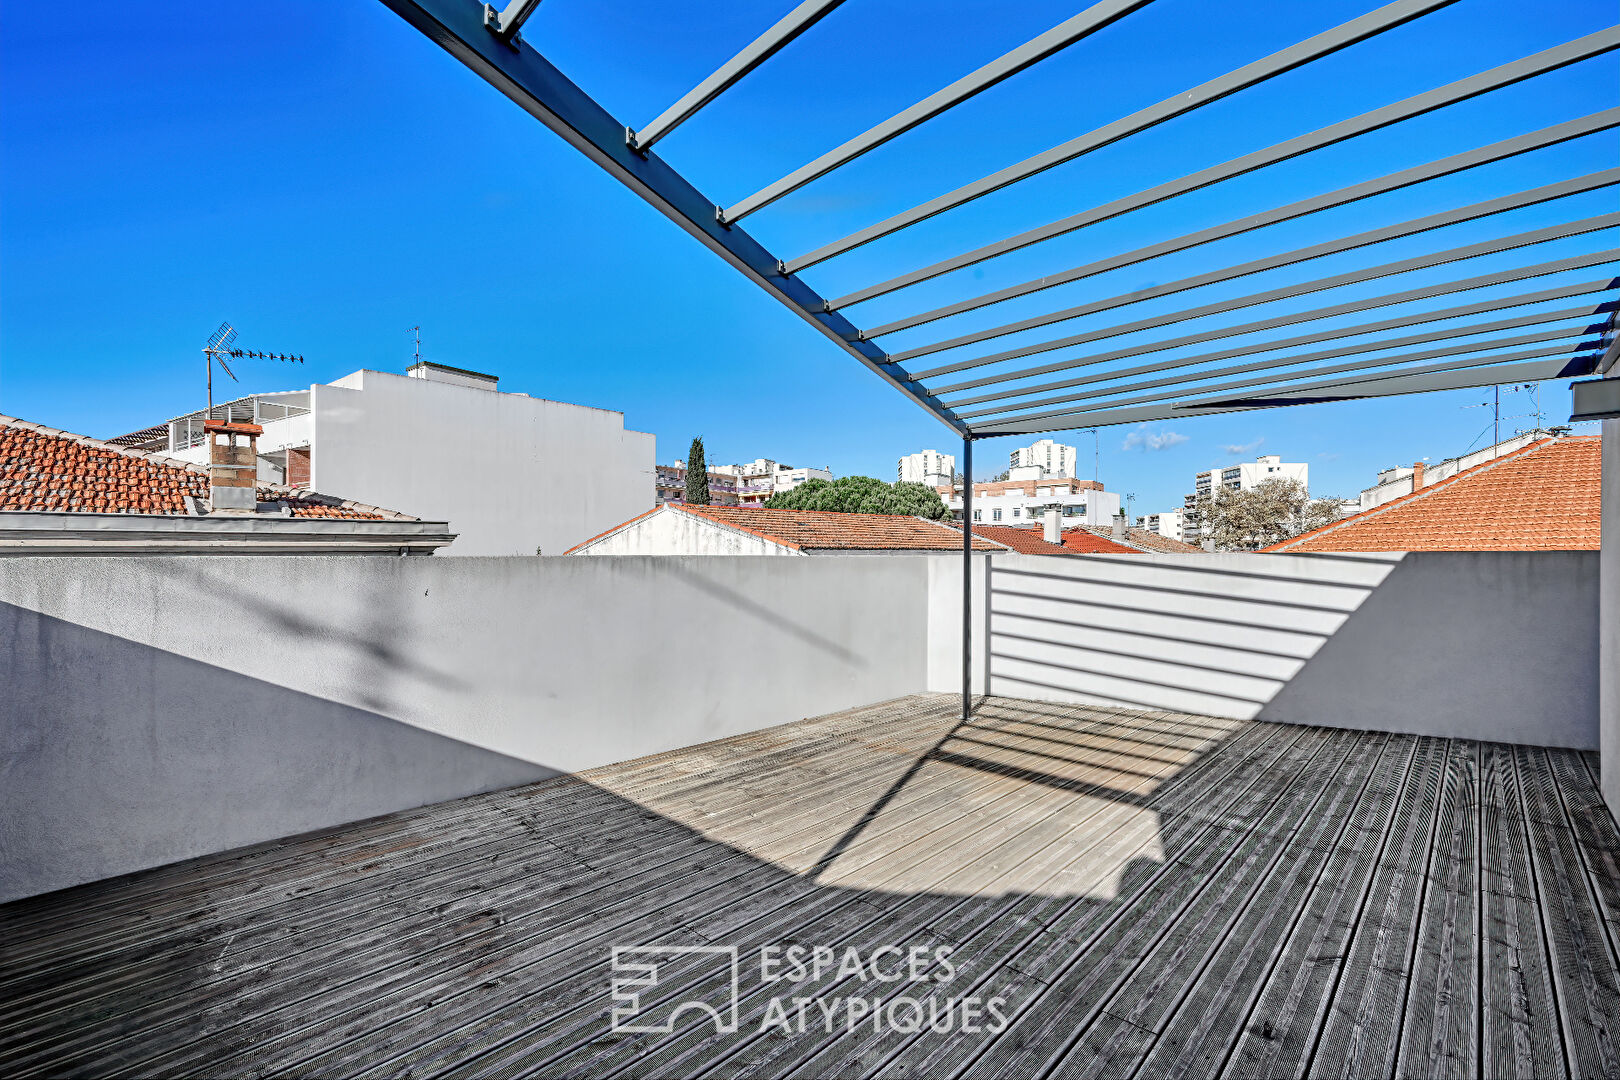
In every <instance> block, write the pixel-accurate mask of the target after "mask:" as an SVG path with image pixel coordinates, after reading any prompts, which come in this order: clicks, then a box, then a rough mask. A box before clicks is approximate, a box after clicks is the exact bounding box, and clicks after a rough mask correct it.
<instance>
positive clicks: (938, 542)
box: [665, 503, 997, 551]
mask: <svg viewBox="0 0 1620 1080" xmlns="http://www.w3.org/2000/svg"><path fill="white" fill-rule="evenodd" d="M665 508H666V509H668V510H670V511H673V512H675V513H682V514H694V515H696V516H698V517H704V518H708V519H710V520H711V521H718V522H720V523H721V524H723V525H729V526H731V527H732V528H734V529H742V530H743V531H745V532H750V533H753V534H755V535H757V536H763V537H765V538H767V539H770V540H774V541H776V542H777V543H779V544H785V545H787V546H788V547H793V548H799V549H802V550H807V551H814V550H837V549H842V550H850V551H863V550H864V551H875V550H884V551H953V550H959V549H960V548H961V546H962V534H961V533H960V532H959V531H957V530H956V529H953V528H950V527H948V526H946V525H943V524H941V523H940V522H937V521H927V520H925V519H923V518H917V517H909V516H907V515H904V514H838V513H833V512H830V511H826V510H766V509H764V508H763V507H741V506H677V505H676V504H674V503H668V504H666V507H665ZM973 548H974V550H975V551H995V550H997V548H996V546H995V545H994V544H991V543H988V542H987V541H984V540H974V542H973Z"/></svg>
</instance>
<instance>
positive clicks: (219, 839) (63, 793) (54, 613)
mask: <svg viewBox="0 0 1620 1080" xmlns="http://www.w3.org/2000/svg"><path fill="white" fill-rule="evenodd" d="M929 561H930V560H929V558H928V557H927V556H912V557H906V558H889V559H872V558H859V557H855V558H820V559H758V558H735V559H725V558H693V559H682V558H661V559H646V558H621V559H584V558H576V559H562V558H556V559H551V558H547V559H535V558H506V559H485V558H471V559H355V558H345V557H324V558H323V557H307V556H283V557H274V556H268V557H255V556H213V557H204V558H199V557H195V556H193V557H172V558H171V557H159V558H116V557H111V558H109V557H94V556H89V557H79V558H67V559H51V558H29V559H4V560H0V642H4V643H5V645H6V649H5V654H4V655H5V657H6V663H5V664H4V665H0V701H3V702H4V709H5V710H6V722H5V723H4V724H0V902H3V901H5V900H8V899H13V898H15V897H18V896H27V895H32V894H33V893H37V892H43V891H46V890H49V889H54V888H61V887H64V886H67V885H72V884H77V883H79V882H83V881H91V880H95V879H98V878H102V877H107V876H110V875H113V874H119V873H124V872H127V871H132V870H137V869H140V868H143V867H148V866H156V865H160V864H162V863H167V862H173V861H175V860H179V859H185V858H190V857H192V856H196V855H203V854H207V853H210V852H215V851H222V850H227V849H230V848H233V847H238V846H241V845H245V844H251V843H258V842H261V841H266V840H271V839H275V838H277V837H281V836H286V835H290V834H293V833H297V832H302V831H306V830H309V829H316V828H323V827H327V826H332V825H337V824H341V823H343V822H346V821H353V820H357V819H361V818H366V817H370V816H374V815H377V814H383V813H388V812H390V811H394V810H400V809H405V808H408V807H412V806H419V805H423V804H426V803H431V802H438V801H442V800H445V799H452V798H456V797H459V796H463V795H468V794H472V793H475V792H478V791H486V790H491V789H494V788H500V787H507V786H511V785H513V784H520V783H525V782H528V781H532V780H536V779H541V778H544V777H546V776H549V775H553V774H555V773H556V772H558V771H565V772H573V771H578V770H580V769H585V768H589V767H592V766H595V765H602V764H606V763H608V762H613V761H621V760H624V759H627V758H634V757H641V756H644V755H647V754H653V753H657V752H661V751H664V750H670V749H674V748H677V747H682V746H690V745H693V744H696V743H701V742H706V741H709V740H713V739H719V738H724V737H727V736H730V735H736V734H740V733H743V732H747V731H753V730H757V729H760V728H765V727H770V726H773V725H776V724H783V723H788V722H791V721H796V720H801V719H803V718H805V717H808V716H817V715H820V714H823V713H828V712H835V711H838V710H841V709H846V708H852V707H855V706H859V705H867V704H871V703H874V702H879V701H885V700H889V699H892V698H895V697H899V696H901V695H904V694H909V693H914V692H916V691H918V690H920V689H922V687H923V684H924V682H925V681H926V674H925V671H926V648H927V639H928V634H927V625H926V613H927V608H928V602H927V589H928V575H929ZM744 654H746V655H748V656H750V657H759V658H763V659H764V660H765V662H762V663H747V664H737V663H727V662H723V661H717V660H716V657H727V656H738V655H744Z"/></svg>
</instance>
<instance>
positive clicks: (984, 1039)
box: [0, 695, 1620, 1080]
mask: <svg viewBox="0 0 1620 1080" xmlns="http://www.w3.org/2000/svg"><path fill="white" fill-rule="evenodd" d="M956 709H957V699H956V698H955V697H954V696H952V695H919V696H916V697H913V698H906V699H897V700H895V701H891V702H884V703H880V704H878V705H874V706H870V707H867V708H864V709H854V710H848V711H846V712H844V713H840V714H835V715H831V716H827V717H820V718H815V719H812V720H808V721H805V722H803V723H800V724H793V725H787V726H784V727H779V728H773V729H769V730H767V731H761V732H756V733H754V734H751V735H746V736H741V737H737V738H733V739H726V740H721V741H719V742H715V743H710V744H706V745H704V746H697V747H689V748H685V749H682V750H674V751H669V752H667V753H662V754H658V755H654V756H652V757H649V758H645V759H641V760H639V761H634V762H627V763H624V764H622V765H616V766H610V767H607V768H604V769H599V770H593V771H592V772H591V773H589V774H585V775H583V776H580V777H559V778H556V779H553V780H549V781H546V782H544V783H541V784H537V785H530V786H528V787H525V788H519V789H513V790H510V791H504V792H495V793H491V794H489V795H484V796H477V797H474V798H471V799H465V800H460V801H457V802H455V803H450V804H445V805H443V806H438V807H426V808H422V809H420V810H413V811H409V812H406V813H402V814H396V815H390V816H388V817H385V818H380V819H375V820H372V821H367V822H360V823H356V824H354V825H351V826H346V827H342V828H336V829H327V830H322V831H321V832H319V833H313V834H309V835H307V836H302V837H293V838H288V839H286V840H283V841H277V842H275V843H272V844H263V845H258V846H257V847H254V848H250V849H245V850H243V851H239V852H231V853H226V854H223V855H219V856H213V857H209V858H205V859H200V860H194V861H192V862H190V863H186V864H182V865H178V866H173V867H163V868H159V869H156V870H153V871H148V872H145V873H142V874H136V875H130V876H127V877H125V878H122V879H118V880H115V881H110V882H104V883H99V884H96V885H90V886H84V887H81V888H78V889H72V890H67V891H65V892H63V893H60V894H56V895H53V896H48V897H39V898H34V899H30V900H26V901H22V902H19V903H17V904H12V905H5V906H0V1074H4V1075H7V1076H11V1075H17V1076H30V1075H31V1076H55V1075H63V1074H70V1075H96V1076H101V1075H129V1076H145V1075H156V1074H161V1075H194V1074H202V1075H216V1074H246V1073H254V1074H261V1073H262V1074H270V1073H276V1074H281V1073H290V1074H295V1075H310V1076H315V1075H319V1076H328V1075H339V1076H349V1075H354V1076H379V1077H381V1076H388V1077H395V1076H406V1075H409V1076H412V1077H425V1076H436V1075H456V1076H466V1077H477V1076H489V1077H498V1078H501V1080H506V1078H510V1077H520V1076H528V1075H535V1076H542V1077H546V1076H556V1075H566V1076H570V1077H600V1078H606V1077H625V1078H629V1077H649V1078H650V1077H666V1076H681V1075H700V1074H701V1075H704V1076H708V1077H717V1078H718V1077H736V1078H739V1080H740V1078H744V1077H747V1078H750V1080H753V1078H759V1080H764V1078H767V1077H777V1076H789V1075H792V1076H801V1077H822V1076H839V1077H844V1076H884V1077H896V1076H906V1077H929V1078H933V1077H942V1076H961V1075H972V1076H994V1075H1043V1074H1049V1075H1054V1076H1065V1077H1067V1076H1070V1075H1099V1076H1119V1077H1131V1076H1135V1077H1141V1078H1145V1077H1155V1078H1157V1077H1160V1076H1165V1077H1204V1076H1215V1075H1236V1076H1248V1077H1262V1076H1263V1077H1285V1076H1305V1075H1313V1076H1315V1075H1319V1076H1328V1075H1334V1076H1361V1075H1383V1076H1403V1077H1404V1076H1452V1075H1465V1076H1489V1077H1497V1076H1502V1077H1544V1076H1559V1075H1604V1074H1605V1073H1606V1072H1609V1073H1612V1072H1614V1071H1615V1070H1616V1067H1617V1065H1620V1058H1617V1055H1616V1047H1615V1038H1616V1033H1617V1028H1620V1025H1617V1022H1616V1017H1617V1016H1620V948H1617V945H1620V938H1617V934H1616V931H1617V925H1616V918H1617V915H1620V831H1617V830H1616V828H1615V823H1614V820H1613V818H1612V817H1611V816H1609V814H1608V811H1607V807H1606V806H1605V805H1604V804H1603V802H1602V800H1601V797H1600V796H1599V795H1598V792H1597V786H1596V775H1595V767H1596V763H1595V758H1594V756H1593V755H1591V754H1583V753H1579V752H1574V751H1560V750H1550V751H1549V750H1538V749H1532V748H1526V747H1508V746H1502V745H1499V744H1480V743H1471V742H1466V741H1454V740H1444V739H1435V738H1426V737H1416V736H1404V735H1396V736H1391V735H1383V734H1374V733H1366V732H1348V731H1331V730H1325V729H1312V728H1300V727H1288V726H1282V725H1270V724H1258V723H1239V722H1234V721H1225V720H1218V719H1215V718H1210V717H1197V716H1190V715H1187V714H1179V713H1167V712H1156V711H1152V710H1146V709H1131V708H1114V707H1107V706H1083V705H1072V704H1054V703H1049V702H1034V701H1017V700H1011V699H986V700H984V701H983V702H981V703H980V704H979V706H978V708H977V710H976V715H975V716H974V718H973V720H972V721H970V722H969V723H967V724H960V723H959V720H958V718H957V714H956ZM652 943H662V944H681V943H688V944H714V943H719V944H732V945H736V946H738V947H739V949H740V950H741V951H742V954H743V955H744V956H745V957H748V956H749V955H750V953H751V951H752V950H756V949H757V948H758V947H760V946H762V945H767V944H770V945H786V944H790V943H798V944H804V945H824V946H831V947H836V948H838V949H843V948H846V947H855V948H858V949H860V950H863V951H864V952H866V953H870V952H871V951H872V950H873V949H876V948H879V947H881V946H897V947H900V948H902V949H903V948H905V947H907V946H910V945H913V944H915V945H929V946H932V945H939V944H941V943H948V944H949V945H951V946H952V947H953V948H954V949H955V950H956V953H955V963H956V965H957V973H956V977H955V979H954V980H953V981H951V982H944V983H928V984H924V985H922V986H917V985H914V984H910V983H906V982H900V983H888V984H881V985H874V984H871V983H869V982H864V981H863V980H861V979H860V978H858V977H853V976H844V977H834V976H829V977H828V978H827V979H826V980H825V981H823V982H821V983H817V984H815V985H814V986H812V987H810V988H809V990H808V992H810V993H813V994H816V995H825V996H829V997H840V996H860V997H864V998H867V999H870V1000H872V1001H874V1002H882V1003H885V1004H890V1005H892V1004H895V1003H897V1002H899V1001H900V1000H902V999H912V1000H916V1001H918V1002H919V1003H920V1005H921V1006H922V1007H924V1008H927V1007H931V1006H940V1005H942V1004H945V1003H948V1002H949V1001H950V1000H951V999H953V998H955V997H959V996H961V995H969V994H976V995H980V996H981V997H989V996H991V995H1002V996H1003V997H1005V998H1006V1001H1007V1005H1006V1010H1007V1014H1008V1016H1009V1018H1010V1024H1009V1025H1008V1026H1007V1028H1006V1029H1005V1030H994V1031H983V1030H981V1031H978V1032H974V1033H963V1032H957V1031H934V1030H929V1029H928V1028H927V1027H926V1026H925V1027H923V1028H922V1029H921V1030H909V1031H908V1030H901V1029H896V1028H889V1027H881V1026H873V1025H870V1024H863V1025H859V1026H857V1027H855V1028H854V1029H853V1030H845V1029H844V1028H842V1027H840V1026H838V1025H833V1026H831V1027H828V1028H822V1027H820V1026H817V1025H812V1027H811V1028H810V1029H809V1030H806V1031H804V1032H797V1033H792V1034H788V1035H784V1034H783V1033H782V1032H781V1031H780V1030H776V1029H765V1028H763V1027H762V1021H763V1019H764V1017H765V1016H766V1015H767V1014H766V1005H767V1003H768V1002H769V1001H770V1000H771V998H772V997H773V995H778V994H782V993H784V992H788V993H791V991H784V990H783V989H782V988H780V987H777V986H773V985H771V984H764V983H760V982H759V981H758V980H757V977H756V976H754V975H750V977H747V978H745V979H744V981H743V983H742V984H741V986H740V990H741V996H740V1001H739V1010H738V1015H739V1017H740V1020H741V1023H740V1026H739V1030H738V1031H736V1032H735V1033H727V1034H721V1033H717V1032H715V1031H714V1030H713V1027H712V1025H711V1024H710V1023H709V1022H708V1020H707V1019H706V1018H701V1017H699V1016H698V1015H697V1014H696V1013H685V1014H682V1018H681V1020H680V1021H679V1022H678V1023H677V1024H676V1025H675V1027H674V1028H673V1029H672V1030H671V1031H669V1032H668V1033H659V1034H642V1035H629V1034H624V1035H620V1034H615V1033H613V1032H612V1031H611V1030H610V1025H609V1012H610V1008H611V1005H612V1002H611V1000H610V997H609V994H608V982H609V978H610V972H609V970H608V964H607V956H608V949H609V946H611V945H617V944H652ZM747 964H748V961H747V960H745V967H746V966H747ZM800 992H805V991H804V990H803V989H801V990H800ZM688 993H689V992H688V990H687V989H686V988H685V987H683V985H682V984H681V982H680V981H679V980H678V979H677V980H676V981H673V982H670V983H668V984H664V985H661V986H660V987H659V988H658V989H657V990H656V991H649V992H648V993H647V994H646V996H645V998H644V1001H643V1004H644V1006H645V1007H647V1008H649V1009H651V1010H652V1011H653V1012H655V1013H656V1012H657V1011H658V1010H659V1009H661V1008H662V1009H671V1008H673V1007H674V1006H675V1005H676V1004H678V1003H679V1002H681V1001H683V1000H686V998H687V996H688ZM701 994H702V995H705V996H704V997H703V1000H709V999H713V1000H712V1001H710V1003H711V1004H716V1005H719V1004H722V1002H721V1000H720V999H721V998H723V997H725V996H726V995H725V994H724V992H723V990H722V989H721V988H719V987H718V986H716V985H705V986H704V987H703V988H702V990H701Z"/></svg>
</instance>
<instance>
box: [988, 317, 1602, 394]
mask: <svg viewBox="0 0 1620 1080" xmlns="http://www.w3.org/2000/svg"><path fill="white" fill-rule="evenodd" d="M1613 307H1615V305H1614V304H1612V303H1608V304H1600V305H1598V307H1597V309H1596V311H1594V310H1593V308H1592V306H1591V305H1590V304H1585V305H1582V306H1580V307H1574V308H1560V309H1558V310H1556V311H1545V312H1536V313H1535V314H1531V315H1520V316H1518V317H1517V318H1513V319H1494V320H1492V321H1490V322H1483V323H1472V324H1470V325H1467V326H1458V327H1447V328H1446V329H1444V330H1430V331H1429V332H1427V333H1423V334H1408V335H1405V336H1403V337H1394V338H1380V339H1378V340H1376V341H1368V342H1363V343H1362V344H1359V345H1338V346H1335V347H1334V348H1331V349H1318V350H1315V351H1312V352H1305V353H1295V354H1292V355H1289V356H1283V357H1277V358H1273V359H1270V360H1257V361H1255V362H1253V363H1249V364H1238V365H1235V366H1232V367H1225V368H1215V369H1211V370H1208V371H1199V372H1194V373H1189V374H1176V375H1167V376H1165V377H1164V378H1160V379H1148V380H1143V381H1140V382H1134V383H1124V384H1120V385H1115V386H1104V387H1099V388H1097V389H1094V390H1088V391H1085V392H1083V393H1077V394H1062V395H1059V396H1057V397H1045V398H1036V399H1034V400H1031V401H1020V402H1008V403H1004V404H998V405H995V406H993V407H991V408H988V409H980V410H978V411H976V412H961V411H959V410H958V411H957V413H956V415H957V416H959V417H960V418H962V419H963V420H967V421H970V422H971V421H973V420H977V419H979V418H981V417H985V416H996V415H1003V414H1007V413H1013V412H1023V411H1025V410H1028V409H1039V408H1045V407H1046V406H1049V405H1066V404H1071V403H1073V402H1077V401H1089V400H1093V399H1095V398H1111V397H1114V396H1116V395H1119V394H1128V393H1133V392H1135V391H1138V390H1152V389H1156V388H1159V387H1166V386H1186V385H1187V384H1188V383H1195V382H1203V381H1206V380H1208V379H1215V378H1221V377H1224V376H1227V375H1242V374H1245V373H1248V372H1254V371H1271V370H1276V369H1280V368H1287V367H1295V366H1297V365H1299V364H1308V363H1312V362H1314V361H1317V360H1332V359H1335V358H1338V357H1344V356H1358V355H1361V354H1362V353H1371V352H1387V351H1388V350H1390V349H1401V348H1405V347H1407V346H1409V345H1424V344H1428V343H1431V342H1436V341H1445V342H1449V341H1452V340H1454V339H1456V338H1465V337H1477V336H1479V335H1481V334H1494V333H1497V332H1498V331H1501V330H1516V329H1522V328H1523V327H1526V326H1542V325H1546V324H1549V323H1560V322H1571V321H1575V320H1581V321H1585V320H1589V319H1592V318H1593V317H1594V316H1595V315H1597V314H1600V313H1602V312H1603V311H1605V310H1606V309H1610V308H1613ZM1601 331H1602V324H1600V323H1592V322H1586V325H1585V326H1583V327H1580V328H1579V329H1575V328H1569V327H1566V328H1564V329H1560V330H1548V331H1542V332H1540V333H1538V334H1534V335H1529V336H1525V337H1520V338H1516V339H1514V340H1513V342H1512V343H1513V344H1526V343H1528V342H1530V341H1545V340H1548V339H1549V338H1550V337H1555V336H1565V337H1567V336H1569V335H1571V334H1581V335H1585V334H1594V333H1600V332H1601ZM1503 344H1507V342H1503ZM1492 347H1493V346H1491V345H1483V344H1479V343H1474V344H1471V345H1470V344H1462V345H1457V346H1453V347H1451V348H1450V350H1449V351H1447V352H1440V353H1432V351H1431V354H1432V355H1439V356H1447V355H1450V354H1451V353H1452V352H1457V353H1464V352H1470V351H1477V350H1480V349H1487V348H1492ZM1188 360H1189V361H1190V362H1191V364H1204V363H1208V362H1209V361H1208V360H1207V359H1200V358H1197V357H1189V358H1188ZM1376 362H1388V363H1394V362H1395V361H1393V360H1389V361H1376ZM1152 366H1154V367H1158V368H1159V370H1169V369H1174V368H1176V367H1183V366H1191V365H1190V364H1189V363H1188V362H1187V361H1169V362H1167V363H1165V364H1163V365H1152ZM1124 377H1126V376H1125V374H1124V373H1122V372H1107V373H1104V374H1100V375H1092V376H1090V377H1089V378H1088V379H1087V380H1085V381H1086V382H1087V383H1088V384H1092V385H1095V384H1096V383H1098V382H1115V381H1117V380H1118V379H1121V378H1124ZM1076 381H1077V382H1078V381H1079V380H1076Z"/></svg>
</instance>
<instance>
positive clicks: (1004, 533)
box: [952, 525, 1074, 555]
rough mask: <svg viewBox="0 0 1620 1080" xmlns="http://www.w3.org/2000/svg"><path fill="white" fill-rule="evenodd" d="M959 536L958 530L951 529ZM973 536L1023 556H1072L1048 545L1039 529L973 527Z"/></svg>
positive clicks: (1064, 548) (1057, 546)
mask: <svg viewBox="0 0 1620 1080" xmlns="http://www.w3.org/2000/svg"><path fill="white" fill-rule="evenodd" d="M952 531H954V532H956V533H957V535H961V530H960V529H953V530H952ZM973 534H974V535H975V536H982V537H984V538H985V539H987V540H994V541H995V542H996V543H998V544H1003V545H1005V546H1007V547H1010V548H1012V549H1013V550H1014V551H1017V552H1020V553H1022V554H1024V555H1072V554H1074V553H1073V552H1072V551H1070V550H1069V549H1068V548H1066V547H1064V546H1063V545H1062V544H1049V543H1047V542H1046V537H1045V536H1044V535H1043V534H1042V532H1041V530H1040V529H1026V528H1020V527H1019V526H1017V525H975V526H974V527H973Z"/></svg>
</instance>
